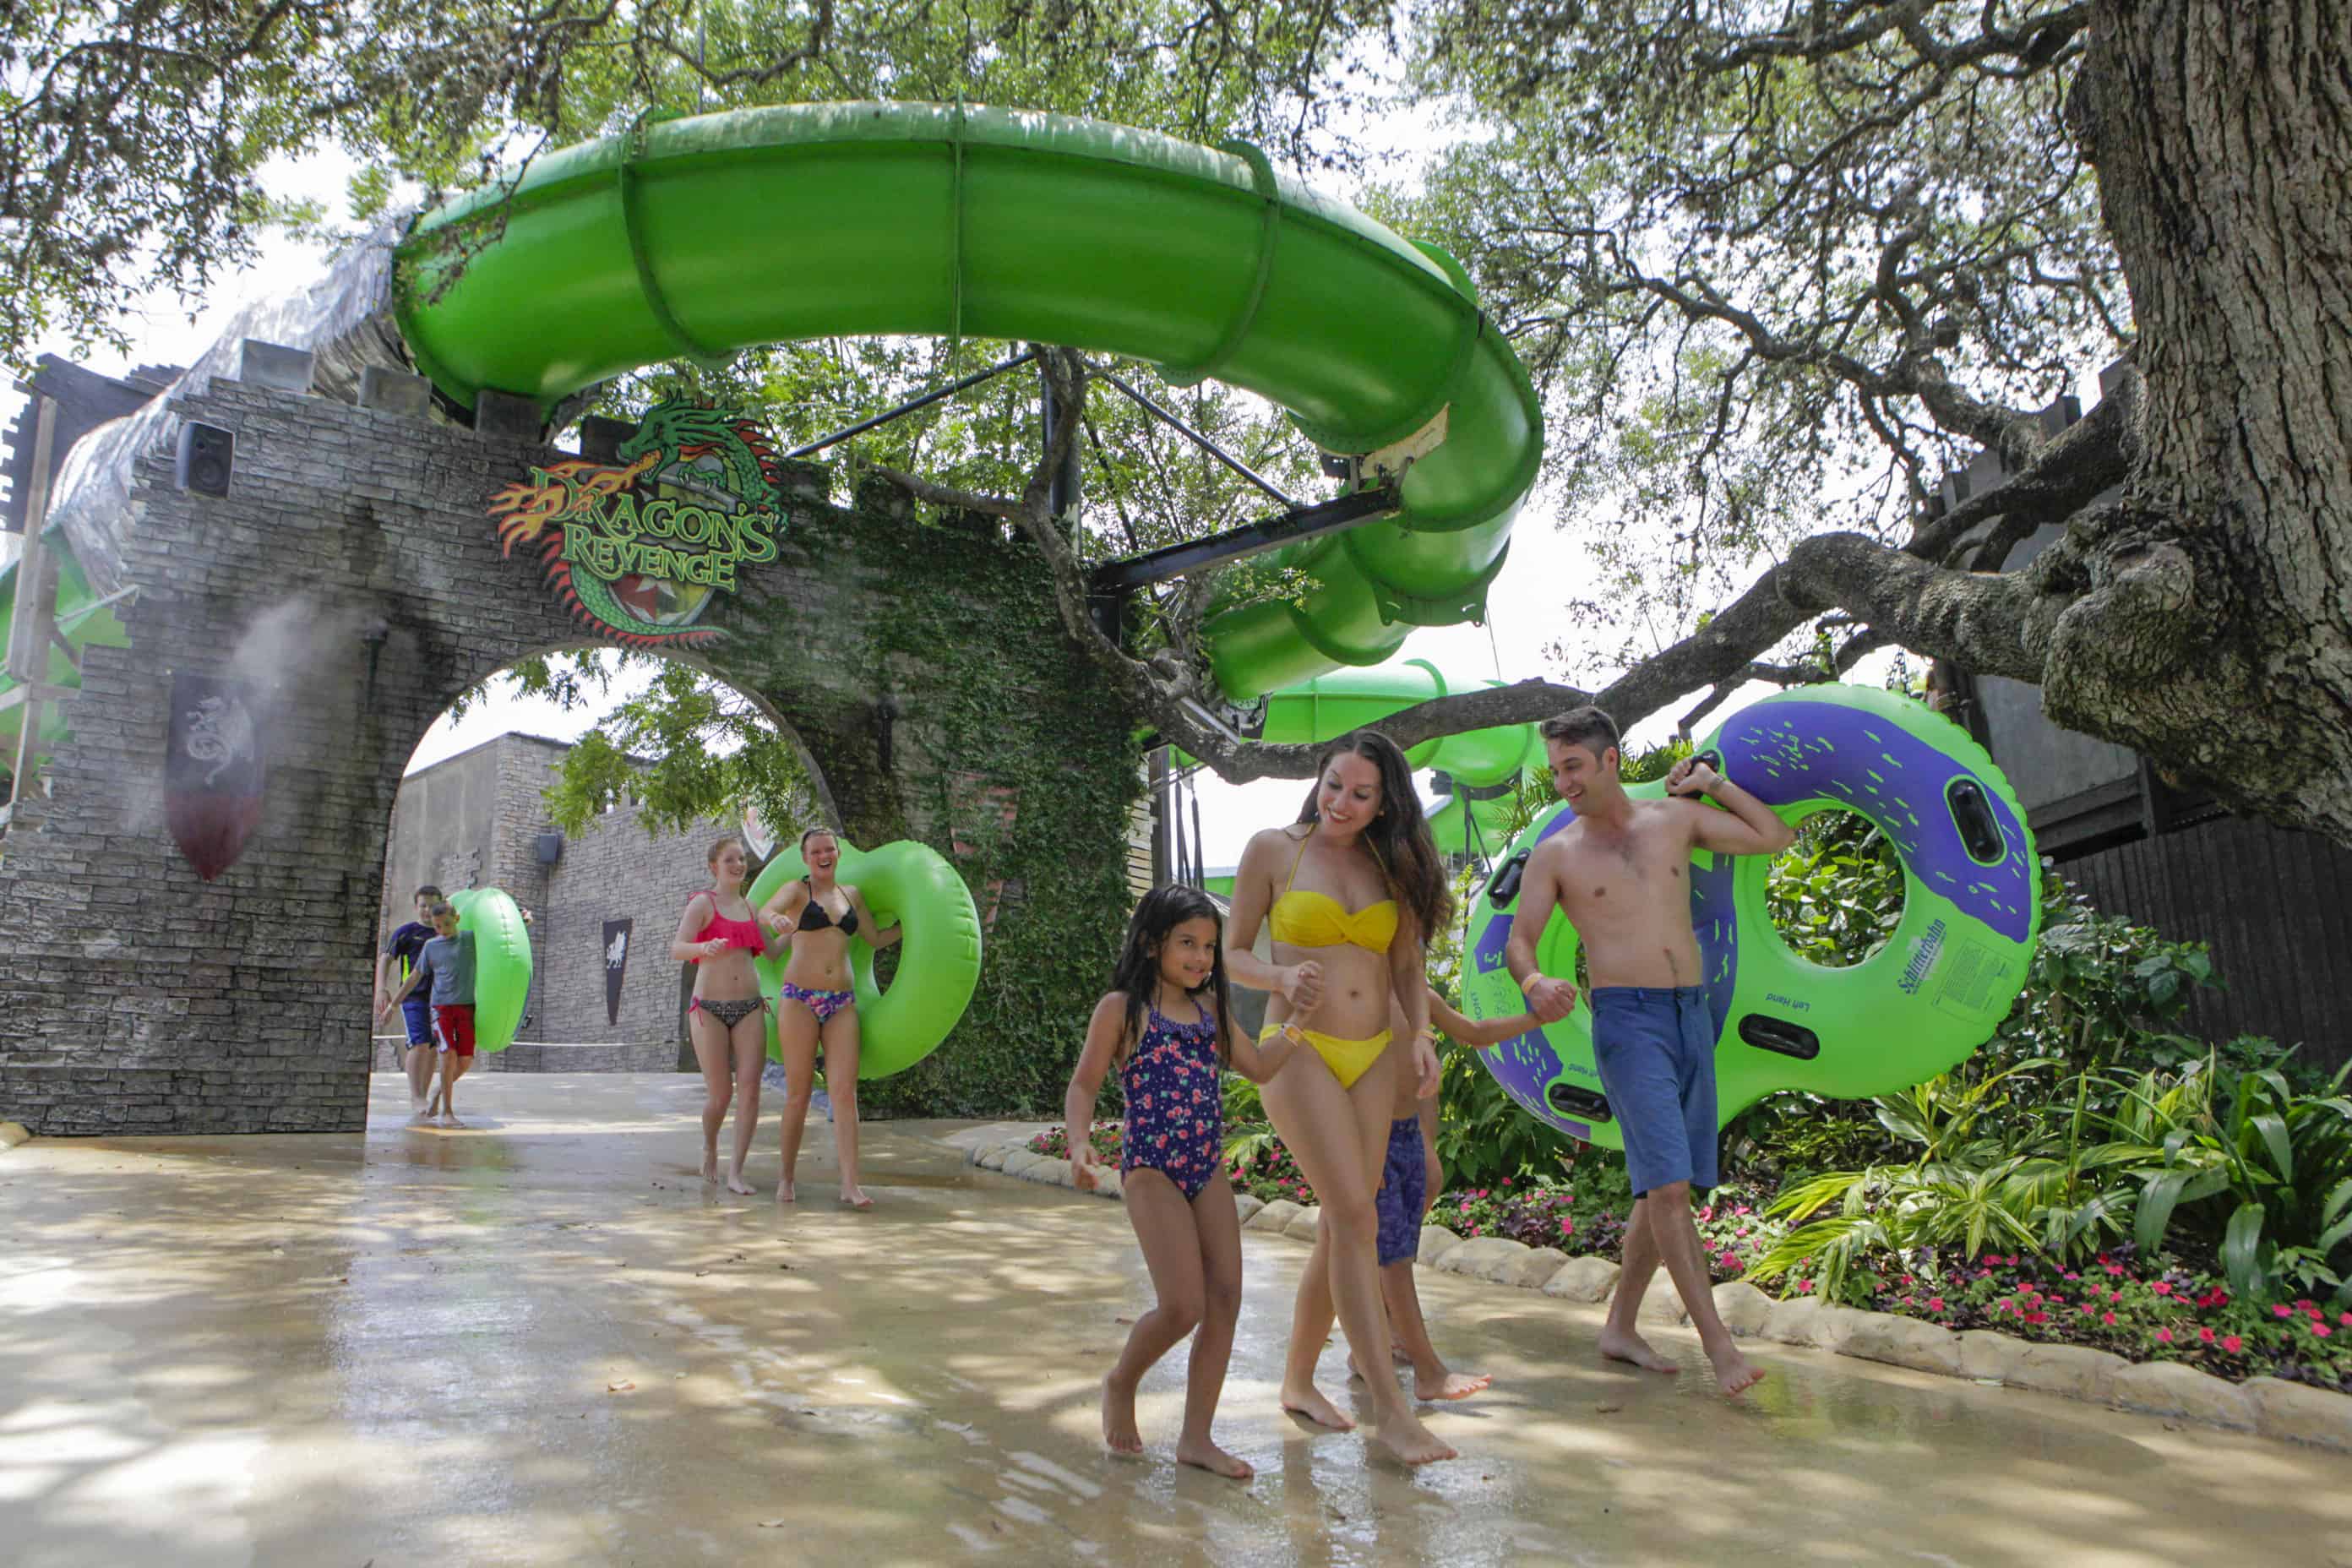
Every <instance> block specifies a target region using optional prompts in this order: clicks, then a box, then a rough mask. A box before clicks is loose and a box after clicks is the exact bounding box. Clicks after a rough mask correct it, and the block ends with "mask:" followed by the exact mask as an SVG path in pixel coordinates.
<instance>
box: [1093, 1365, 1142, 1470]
mask: <svg viewBox="0 0 2352 1568" xmlns="http://www.w3.org/2000/svg"><path fill="white" fill-rule="evenodd" d="M1102 1399H1103V1403H1102V1427H1103V1443H1104V1445H1105V1446H1106V1447H1108V1448H1109V1449H1110V1451H1111V1452H1112V1453H1114V1454H1140V1453H1141V1452H1143V1434H1142V1433H1140V1432H1139V1431H1137V1430H1136V1429H1135V1390H1133V1389H1131V1388H1121V1387H1119V1386H1118V1384H1117V1383H1115V1382H1113V1381H1112V1379H1111V1374H1110V1373H1103V1381H1102Z"/></svg>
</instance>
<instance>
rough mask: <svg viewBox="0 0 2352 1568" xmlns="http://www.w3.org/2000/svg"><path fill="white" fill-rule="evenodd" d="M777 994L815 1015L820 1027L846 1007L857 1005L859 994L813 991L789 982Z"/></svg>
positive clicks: (852, 992)
mask: <svg viewBox="0 0 2352 1568" xmlns="http://www.w3.org/2000/svg"><path fill="white" fill-rule="evenodd" d="M776 994H777V995H778V996H779V997H780V998H782V1000H784V1001H787V1002H798V1003H799V1004H801V1005H803V1006H804V1007H806V1008H807V1009H808V1010H809V1011H810V1012H812V1013H814V1014H815V1015H816V1021H817V1023H818V1025H819V1026H822V1025H823V1024H824V1021H825V1020H826V1019H828V1018H830V1017H832V1016H834V1015H835V1013H838V1012H840V1011H841V1010H842V1009H843V1008H844V1007H855V1006H856V1005H857V994H856V992H854V991H812V990H810V989H809V988H808V987H807V986H805V985H795V984H793V983H792V982H791V981H789V980H787V981H785V982H784V984H783V989H782V990H781V991H779V992H777V993H776Z"/></svg>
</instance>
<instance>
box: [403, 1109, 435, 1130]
mask: <svg viewBox="0 0 2352 1568" xmlns="http://www.w3.org/2000/svg"><path fill="white" fill-rule="evenodd" d="M432 1120H433V1113H432V1112H431V1111H429V1110H425V1108H424V1107H423V1106H421V1105H420V1106H418V1107H417V1108H416V1109H415V1110H412V1111H410V1112H409V1113H408V1124H409V1125H410V1126H411V1127H423V1126H425V1124H426V1123H428V1122H430V1121H432Z"/></svg>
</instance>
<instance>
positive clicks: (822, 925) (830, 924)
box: [800, 877, 857, 936]
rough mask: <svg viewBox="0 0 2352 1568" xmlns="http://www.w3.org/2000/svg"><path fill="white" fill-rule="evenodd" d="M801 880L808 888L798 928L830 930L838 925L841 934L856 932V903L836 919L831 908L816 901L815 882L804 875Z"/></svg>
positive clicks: (847, 934)
mask: <svg viewBox="0 0 2352 1568" xmlns="http://www.w3.org/2000/svg"><path fill="white" fill-rule="evenodd" d="M801 881H802V883H803V885H805V886H806V887H807V888H808V890H809V896H808V908H806V909H804V910H802V911H801V923H800V929H801V930H802V931H831V930H832V929H833V928H834V927H835V926H839V927H840V928H841V934H842V935H844V936H856V934H857V906H856V905H855V904H852V905H851V906H850V907H849V908H848V909H847V910H845V911H844V913H843V914H842V917H841V918H840V919H839V920H837V921H836V920H835V919H834V918H833V911H832V910H828V909H826V908H825V907H824V905H823V904H821V903H818V902H817V901H816V884H815V883H814V882H811V881H809V879H807V878H806V877H803V878H802V879H801Z"/></svg>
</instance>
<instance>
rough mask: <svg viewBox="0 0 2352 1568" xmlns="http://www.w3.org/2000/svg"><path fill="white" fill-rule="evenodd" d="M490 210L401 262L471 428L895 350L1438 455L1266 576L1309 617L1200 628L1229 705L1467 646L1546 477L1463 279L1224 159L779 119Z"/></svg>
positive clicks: (590, 158)
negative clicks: (779, 359) (1424, 633)
mask: <svg viewBox="0 0 2352 1568" xmlns="http://www.w3.org/2000/svg"><path fill="white" fill-rule="evenodd" d="M505 195H507V193H506V192H504V191H502V190H499V189H497V188H488V187H486V188H485V189H483V190H481V191H477V192H475V193H473V194H471V195H466V196H462V197H459V198H458V199H457V200H455V201H453V202H451V203H449V204H448V205H445V206H443V207H441V208H439V209H437V210H436V211H434V212H432V213H430V214H427V215H426V216H425V217H423V218H422V219H420V220H419V221H418V223H417V225H416V226H415V228H414V229H413V230H412V231H411V234H410V237H409V238H408V239H407V241H406V242H405V243H404V247H403V250H402V262H403V288H402V291H401V298H400V301H399V306H398V315H399V321H400V325H401V330H402V331H403V333H404V335H405V337H406V339H407V342H408V345H409V348H410V350H411V351H412V352H413V353H414V354H415V359H416V363H417V365H418V367H419V368H420V369H421V370H423V371H424V372H425V374H427V375H428V376H430V377H431V378H432V380H433V382H434V384H436V386H438V387H439V388H440V390H441V391H442V392H443V393H445V394H446V395H448V396H450V397H452V398H454V399H455V400H456V401H457V402H458V403H460V404H462V405H467V406H471V405H472V404H473V402H474V399H475V397H476V395H478V393H480V392H482V391H484V390H486V389H496V390H498V391H501V392H506V393H510V394H516V395H524V396H529V397H535V398H537V399H538V400H539V401H540V402H541V404H542V405H544V406H546V407H549V408H552V407H553V406H554V405H555V404H556V403H557V401H558V400H560V399H562V397H564V396H566V395H569V394H571V393H573V392H577V391H579V390H580V389H582V388H583V387H586V386H590V385H593V384H595V383H597V382H599V381H603V380H604V379H606V378H608V377H611V376H614V375H617V374H622V373H624V372H626V371H630V370H634V369H635V368H636V367H638V366H640V365H645V364H649V363H656V362H661V361H667V360H673V359H677V358H681V357H684V358H695V357H704V358H708V357H712V356H716V355H719V354H723V353H728V352H730V351H732V350H735V349H740V348H744V347H748V346H751V345H753V344H759V343H769V342H789V341H793V340H799V339H806V338H815V337H825V336H835V335H862V334H888V333H903V334H916V335H929V336H937V337H950V338H961V337H977V338H991V339H1003V340H1007V341H1015V342H1019V341H1034V342H1050V343H1059V344H1066V345H1069V346H1073V347H1076V348H1081V349H1086V350H1089V351H1093V352H1098V353H1113V354H1119V355H1127V356H1132V357H1135V358H1139V359H1144V360H1148V361H1151V362H1154V363H1158V364H1159V365H1160V366H1161V367H1162V368H1163V370H1164V371H1165V372H1166V373H1167V374H1169V375H1170V376H1171V378H1173V379H1175V380H1177V381H1179V382H1182V383H1188V384H1189V383H1191V382H1193V381H1198V380H1202V379H1208V378H1214V379H1215V380H1218V381H1221V382H1224V383H1226V384H1230V385H1234V386H1238V387H1243V388H1245V389H1247V390H1249V391H1251V392H1254V393H1256V394H1258V395H1262V396H1264V397H1265V398H1267V399H1268V400H1270V401H1272V402H1274V403H1276V404H1277V405H1280V406H1281V407H1282V408H1283V409H1284V410H1286V413H1287V414H1288V416H1289V417H1290V419H1291V421H1292V422H1293V424H1294V425H1296V426H1297V428H1298V429H1299V430H1300V431H1302V432H1303V433H1305V434H1306V435H1307V437H1309V438H1310V439H1312V440H1313V441H1314V442H1315V443H1316V444H1317V445H1318V446H1319V447H1323V448H1324V449H1325V450H1327V451H1330V452H1335V453H1341V454H1348V455H1363V454H1371V453H1379V452H1382V451H1383V450H1385V449H1389V448H1392V447H1398V446H1399V445H1400V444H1408V443H1409V444H1410V446H1411V447H1412V448H1413V449H1416V450H1418V449H1421V448H1423V447H1427V444H1428V442H1429V440H1430V439H1431V438H1432V437H1437V436H1439V435H1441V434H1442V437H1443V439H1442V441H1439V442H1438V444H1437V445H1435V446H1434V447H1429V448H1428V449H1427V450H1426V451H1425V452H1424V453H1423V455H1422V456H1420V457H1418V458H1416V459H1415V460H1414V461H1413V462H1412V464H1411V466H1410V468H1406V469H1405V471H1404V474H1403V479H1402V486H1401V492H1400V493H1401V499H1402V507H1401V510H1399V511H1398V512H1397V513H1396V514H1395V515H1394V516H1392V517H1390V518H1388V519H1385V520H1383V521H1377V522H1370V523H1366V524H1363V525H1360V526H1359V527H1356V528H1354V529H1350V530H1349V531H1345V532H1342V533H1335V534H1326V535H1323V536H1321V537H1319V538H1316V539H1313V540H1308V541H1305V542H1300V543H1298V544H1296V545H1292V546H1289V547H1286V549H1285V550H1284V551H1283V552H1280V554H1279V555H1278V556H1277V557H1276V560H1277V561H1278V562H1280V563H1283V564H1286V565H1289V566H1293V567H1296V568H1297V569H1299V570H1300V571H1301V572H1302V573H1303V574H1305V576H1306V579H1307V583H1306V586H1305V591H1304V592H1303V594H1301V595H1298V596H1297V599H1296V601H1295V602H1292V601H1285V602H1279V603H1259V604H1255V605H1230V606H1227V607H1225V608H1223V610H1221V611H1220V612H1218V613H1217V614H1215V615H1213V616H1212V618H1211V619H1210V621H1209V623H1208V626H1207V631H1208V645H1209V650H1210V658H1211V661H1212V663H1213V666H1214V668H1215V672H1216V676H1217V679H1218V681H1219V683H1220V684H1221V685H1222V687H1223V689H1224V690H1225V692H1226V693H1227V694H1228V695H1229V696H1231V697H1233V698H1234V699H1236V700H1249V699H1254V698H1256V697H1258V696H1261V695H1263V694H1265V693H1266V692H1268V691H1271V690H1274V689H1276V688H1279V687H1284V686H1288V685H1290V684H1292V683H1294V682H1297V681H1299V680H1303V679H1307V678H1309V677H1312V676H1315V675H1318V674H1321V673H1323V672H1325V671H1328V670H1331V669H1335V668H1339V667H1341V666H1346V665H1372V664H1378V663H1380V662H1381V660H1383V659H1386V658H1389V657H1390V656H1391V654H1393V653H1395V652H1396V651H1397V649H1398V648H1399V647H1401V646H1402V643H1403V641H1404V639H1405V637H1406V636H1407V635H1408V634H1409V633H1410V631H1411V630H1412V627H1413V626H1436V625H1446V624H1451V623H1454V622H1459V621H1463V620H1466V619H1471V618H1474V617H1475V616H1480V615H1481V614H1483V611H1484V606H1485V602H1486V585H1487V584H1488V583H1490V582H1491V581H1492V580H1493V579H1494V577H1495V575H1496V573H1497V572H1499V571H1500V570H1501V569H1502V565H1503V561H1504V552H1505V549H1506V546H1507V542H1508V535H1509V532H1510V528H1511V522H1512V520H1513V519H1514V518H1515V517H1516V516H1517V512H1518V509H1519V504H1520V502H1521V501H1522V500H1524V499H1525V498H1526V496H1527V493H1528V489H1529V488H1530V487H1531V486H1532V485H1533V484H1534V482H1535V478H1536V470H1537V468H1538V465H1539V463H1540V462H1541V460H1542V455H1543V426H1542V420H1541V417H1540V410H1539V409H1538V406H1537V403H1536V399H1535V395H1534V393H1533V391H1532V390H1531V389H1530V387H1529V385H1528V377H1527V373H1526V371H1525V369H1524V368H1523V367H1522V366H1521V365H1520V363H1519V362H1518V358H1517V355H1516V354H1515V353H1513V352H1512V350H1511V347H1510V345H1509V343H1508V342H1506V341H1505V340H1504V338H1503V337H1502V335H1501V333H1500V332H1498V331H1496V329H1495V327H1494V326H1493V325H1492V323H1490V322H1489V321H1487V320H1486V317H1485V316H1484V315H1482V314H1481V313H1480V311H1479V310H1478V308H1477V304H1476V301H1475V298H1474V296H1473V293H1472V290H1471V287H1470V283H1469V279H1468V278H1467V277H1466V276H1465V274H1464V272H1463V270H1462V268H1460V266H1459V265H1457V264H1456V263H1455V262H1454V260H1453V258H1450V257H1448V256H1446V255H1445V254H1444V252H1443V251H1441V250H1439V249H1437V248H1436V247H1432V246H1418V245H1415V244H1412V243H1411V242H1409V241H1407V240H1404V239H1402V238H1401V237H1398V236H1397V235H1395V234H1393V233H1391V232H1390V231H1389V230H1388V229H1386V228H1384V227H1382V226H1381V225H1380V224H1378V223H1375V222H1373V221H1372V220H1371V219H1370V218H1368V217H1366V216H1364V215H1362V214H1361V213H1359V212H1357V211H1355V210H1354V209H1353V208H1352V207H1349V206H1348V205H1345V204H1344V203H1341V202H1338V201H1334V200H1331V199H1329V198H1328V197H1325V196H1321V195H1316V194H1315V193H1313V192H1311V191H1309V190H1307V188H1305V187H1304V186H1303V185H1300V184H1297V183H1296V182H1295V181H1293V180H1291V179H1290V178H1289V177H1288V176H1287V175H1285V174H1281V173H1279V172H1277V171H1276V170H1274V169H1273V168H1271V167H1270V166H1269V165H1268V164H1267V163H1266V161H1265V158H1264V156H1263V155H1261V154H1260V153H1257V152H1256V151H1255V149H1251V148H1246V147H1244V146H1242V145H1241V144H1239V143H1234V144H1233V146H1232V150H1230V151H1223V152H1218V151H1211V150H1209V149H1207V148H1203V147H1196V146H1192V145H1191V144H1189V143H1186V142H1176V141H1171V140H1170V139H1169V138H1167V137H1164V136H1159V135H1155V134H1152V133H1150V132H1142V131H1136V130H1132V129H1129V128H1126V127H1122V126H1116V125H1108V124H1105V123H1102V122H1100V121H1089V120H1078V119H1073V118H1069V117H1066V116H1060V115H1051V114H1034V113H1026V112H1023V111H1019V110H997V109H982V108H961V107H954V106H949V105H941V104H922V103H887V104H874V103H857V104H816V105H796V106H791V107H785V108H778V109H757V110H738V111H736V112H733V113H729V114H714V115H703V116H698V117H696V118H692V119H682V120H671V121H661V122H657V123H651V124H647V125H646V126H644V127H643V128H642V129H641V130H640V131H639V132H634V133H632V134H628V135H623V136H614V137H607V138H605V139H604V140H602V141H597V142H586V143H583V144H582V145H580V146H576V147H572V148H569V149H567V150H565V151H563V152H561V153H553V154H551V155H550V156H547V157H544V158H541V159H538V160H537V161H535V162H534V163H532V164H531V166H530V171H529V172H528V173H527V174H525V175H524V176H523V177H522V179H521V180H520V182H519V183H518V184H516V185H515V187H514V188H513V190H512V193H511V200H510V201H506V202H504V203H503V204H502V200H501V198H502V197H503V196H505ZM461 254H462V255H463V256H464V258H465V259H464V265H463V268H462V269H461V270H459V271H458V272H457V276H456V277H455V279H454V280H453V279H451V278H450V276H449V274H450V271H451V268H452V261H453V258H455V257H457V256H458V255H461ZM1236 521H1238V520H1236Z"/></svg>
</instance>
